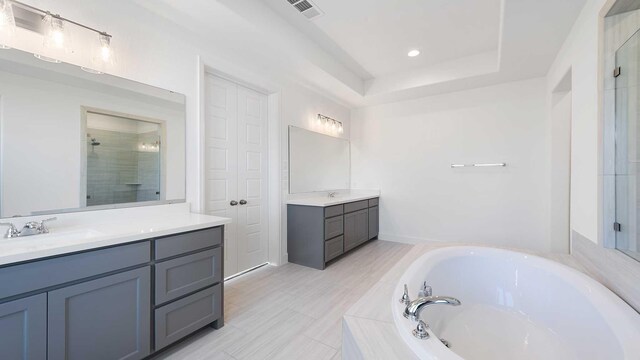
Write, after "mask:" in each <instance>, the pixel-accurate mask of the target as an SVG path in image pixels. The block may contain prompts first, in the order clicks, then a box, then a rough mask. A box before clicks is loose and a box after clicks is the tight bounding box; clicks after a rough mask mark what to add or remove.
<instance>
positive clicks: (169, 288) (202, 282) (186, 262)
mask: <svg viewBox="0 0 640 360" xmlns="http://www.w3.org/2000/svg"><path fill="white" fill-rule="evenodd" d="M220 280H222V250H221V248H216V249H212V250H207V251H203V252H199V253H195V254H193V255H188V256H183V257H179V258H176V259H173V260H169V261H165V262H161V263H158V264H156V304H162V303H165V302H167V301H170V300H173V299H176V298H179V297H180V296H183V295H186V294H189V293H192V292H194V291H198V290H200V289H203V288H205V287H207V286H210V285H213V284H215V283H217V282H219V281H220Z"/></svg>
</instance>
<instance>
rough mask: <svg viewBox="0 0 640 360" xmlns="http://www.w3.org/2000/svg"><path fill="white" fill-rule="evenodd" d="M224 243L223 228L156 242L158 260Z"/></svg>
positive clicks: (171, 237) (195, 232) (180, 235)
mask: <svg viewBox="0 0 640 360" xmlns="http://www.w3.org/2000/svg"><path fill="white" fill-rule="evenodd" d="M221 243H222V226H218V227H215V228H211V229H205V230H198V231H192V232H188V233H184V234H179V235H173V236H167V237H164V238H159V239H156V240H155V249H156V260H161V259H165V258H168V257H171V256H176V255H182V254H185V253H188V252H191V251H197V250H200V249H204V248H208V247H211V246H215V245H220V244H221Z"/></svg>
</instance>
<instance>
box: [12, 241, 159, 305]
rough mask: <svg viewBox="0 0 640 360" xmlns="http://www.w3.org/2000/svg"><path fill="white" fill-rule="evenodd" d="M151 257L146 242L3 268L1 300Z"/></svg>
mask: <svg viewBox="0 0 640 360" xmlns="http://www.w3.org/2000/svg"><path fill="white" fill-rule="evenodd" d="M25 241H28V240H25ZM150 260H151V245H150V242H149V241H143V242H139V243H135V244H130V245H123V246H117V247H112V248H108V249H102V250H95V251H88V252H85V253H80V254H75V255H66V256H62V257H58V258H53V259H48V260H41V261H34V262H30V263H26V264H22V265H15V266H8V267H4V268H0V284H3V285H2V286H0V299H1V298H6V297H9V296H14V295H18V294H22V293H26V292H30V291H34V290H39V289H44V288H47V287H50V286H55V285H60V284H64V283H66V282H70V281H75V280H80V279H84V278H87V277H91V276H95V275H100V274H104V273H107V272H110V271H116V270H120V269H124V268H127V267H130V266H135V265H139V264H144V263H148V262H149V261H150Z"/></svg>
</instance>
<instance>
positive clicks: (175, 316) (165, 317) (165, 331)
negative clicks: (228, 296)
mask: <svg viewBox="0 0 640 360" xmlns="http://www.w3.org/2000/svg"><path fill="white" fill-rule="evenodd" d="M221 315H222V298H221V284H218V285H215V286H213V287H210V288H208V289H205V290H202V291H200V292H198V293H196V294H193V295H191V296H188V297H186V298H184V299H180V300H178V301H176V302H172V303H170V304H168V305H165V306H163V307H161V308H158V309H156V311H155V334H156V351H157V350H160V349H162V348H164V347H166V346H167V345H169V344H171V343H173V342H175V341H177V340H180V339H181V338H183V337H185V336H186V335H188V334H190V333H192V332H194V331H196V330H198V329H200V328H202V327H204V326H206V325H208V324H210V323H212V322H214V321H215V320H217V319H218V318H220V316H221Z"/></svg>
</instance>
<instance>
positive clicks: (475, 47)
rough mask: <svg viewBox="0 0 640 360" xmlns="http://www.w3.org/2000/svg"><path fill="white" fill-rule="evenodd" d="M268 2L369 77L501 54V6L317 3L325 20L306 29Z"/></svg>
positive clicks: (444, 1) (420, 1) (414, 1)
mask: <svg viewBox="0 0 640 360" xmlns="http://www.w3.org/2000/svg"><path fill="white" fill-rule="evenodd" d="M266 2H267V4H269V6H271V7H272V8H273V9H274V10H275V11H277V12H278V13H279V14H281V15H282V16H283V17H285V18H286V19H287V21H290V22H292V23H295V24H296V26H298V27H304V26H305V25H306V26H311V27H316V28H317V29H318V30H320V31H322V32H323V33H325V34H326V35H327V36H328V37H329V38H330V39H331V40H332V41H334V42H335V43H336V44H337V45H338V46H339V47H341V48H342V49H343V50H344V51H345V52H346V53H348V54H349V55H350V56H351V57H353V59H354V60H355V61H356V62H358V63H359V64H360V65H361V66H362V67H363V68H364V69H365V70H366V71H367V72H368V73H369V74H371V75H372V76H371V77H379V76H384V75H389V74H393V73H397V72H400V71H406V70H410V69H416V68H421V67H425V66H429V65H434V64H438V63H442V62H445V61H448V60H453V59H458V58H463V57H467V56H471V55H476V54H480V53H485V52H489V51H497V50H498V44H499V35H500V20H501V14H500V7H501V0H456V1H452V0H403V1H393V0H391V1H372V0H350V1H344V0H314V4H315V5H317V6H318V8H320V10H322V12H324V15H323V16H320V17H317V18H315V19H313V20H311V21H308V22H307V24H305V23H299V22H295V20H294V19H295V18H296V17H297V18H299V17H300V16H301V14H300V13H299V12H298V11H297V10H296V9H295V8H294V7H293V6H291V5H290V4H289V3H288V2H287V1H285V0H266ZM307 31H309V30H307ZM411 49H418V50H420V51H421V54H420V56H418V57H415V58H409V57H408V56H407V53H408V52H409V50H411Z"/></svg>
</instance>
